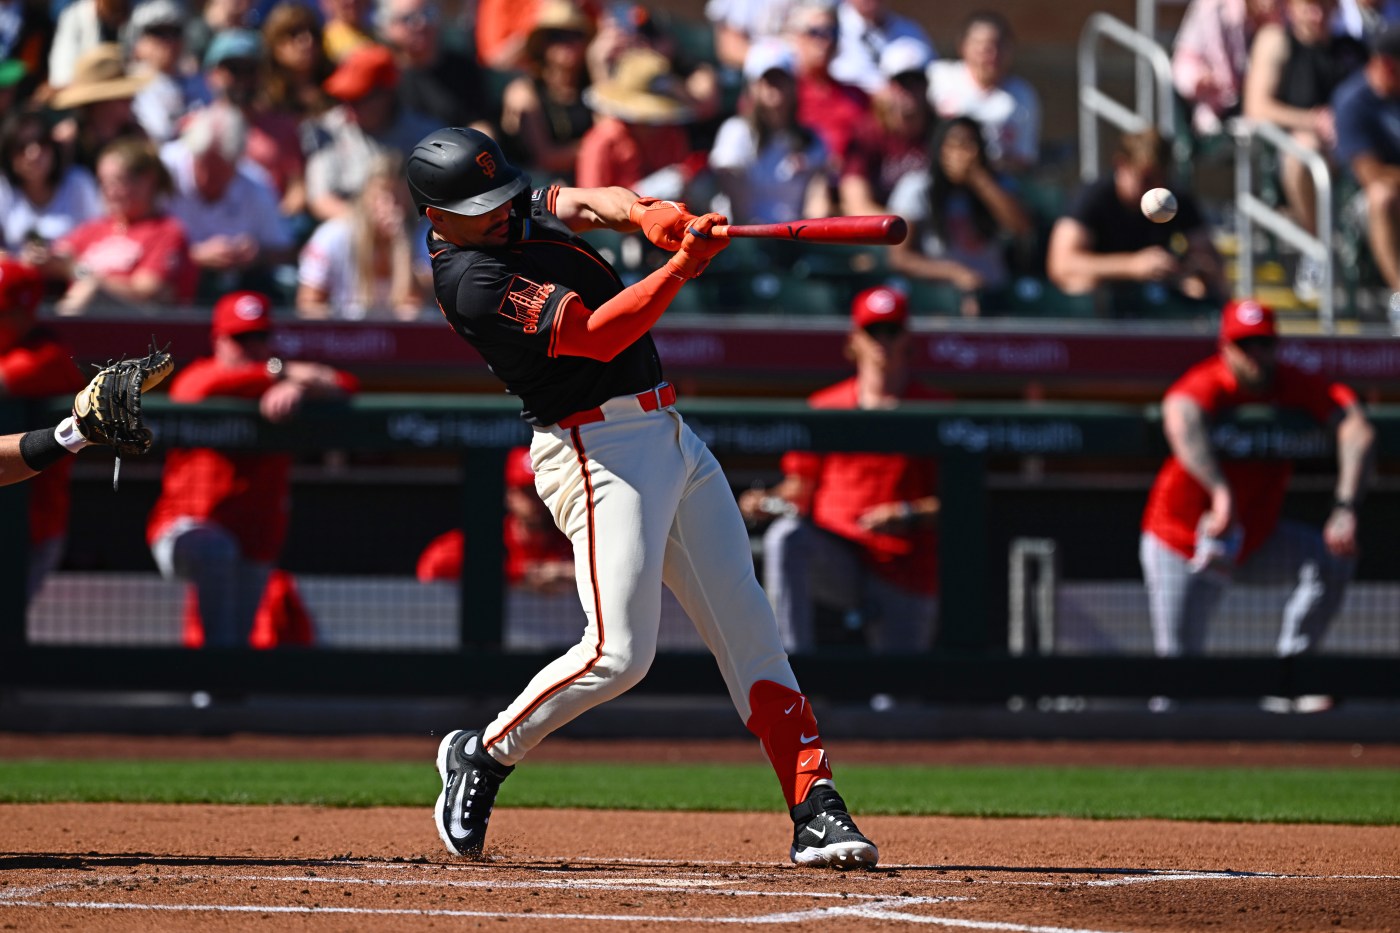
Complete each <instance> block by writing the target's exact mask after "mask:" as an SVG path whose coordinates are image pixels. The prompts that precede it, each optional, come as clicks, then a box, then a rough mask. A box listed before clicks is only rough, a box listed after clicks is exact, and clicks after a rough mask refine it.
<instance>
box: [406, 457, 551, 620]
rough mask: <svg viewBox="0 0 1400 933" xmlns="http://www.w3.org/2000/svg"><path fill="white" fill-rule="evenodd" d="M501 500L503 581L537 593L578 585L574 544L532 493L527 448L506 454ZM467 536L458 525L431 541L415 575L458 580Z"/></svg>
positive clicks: (427, 579) (433, 579)
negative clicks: (502, 499)
mask: <svg viewBox="0 0 1400 933" xmlns="http://www.w3.org/2000/svg"><path fill="white" fill-rule="evenodd" d="M505 505H506V508H505V512H506V514H505V521H504V522H503V528H502V537H503V538H504V542H505V546H506V566H505V577H506V583H508V584H509V585H510V586H512V587H521V588H524V589H527V590H531V591H533V592H536V593H568V592H570V591H573V590H577V588H578V582H577V580H576V579H575V575H574V551H573V547H572V545H570V544H569V539H568V538H567V537H566V536H565V535H564V533H563V532H562V531H560V530H559V527H558V526H557V525H555V524H554V517H553V516H552V515H550V514H549V509H548V507H546V506H545V504H544V502H543V500H541V499H540V497H539V496H538V495H536V494H535V471H534V468H533V467H532V466H531V463H530V448H528V447H515V448H512V449H511V451H510V452H509V453H507V454H506V503H505ZM465 541H466V539H465V537H464V536H463V534H462V530H461V529H460V528H455V529H453V530H452V531H448V532H444V533H443V534H441V535H438V536H437V537H436V538H434V539H433V540H432V541H430V542H429V543H428V546H427V547H425V548H424V549H423V553H422V554H421V555H419V557H418V580H419V581H420V582H422V583H434V582H438V581H457V580H460V579H461V578H462V560H463V558H464V552H465V551H466V546H465Z"/></svg>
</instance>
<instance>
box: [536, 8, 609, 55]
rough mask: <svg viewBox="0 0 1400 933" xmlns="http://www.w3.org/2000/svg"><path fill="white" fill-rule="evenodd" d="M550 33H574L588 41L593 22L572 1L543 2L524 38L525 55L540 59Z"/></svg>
mask: <svg viewBox="0 0 1400 933" xmlns="http://www.w3.org/2000/svg"><path fill="white" fill-rule="evenodd" d="M550 32H576V33H578V34H579V35H581V36H582V37H583V38H584V39H585V40H588V39H591V38H593V21H592V20H591V19H589V18H588V16H587V14H585V13H584V12H583V11H582V10H580V9H579V8H578V6H577V5H575V4H574V2H573V0H544V4H543V5H542V6H541V7H540V12H539V15H538V16H536V17H535V24H534V25H533V26H531V27H530V34H529V35H528V36H527V37H526V38H525V54H526V55H527V56H528V57H530V58H532V59H535V60H536V61H538V60H539V59H540V58H542V57H543V56H544V47H545V37H546V36H547V35H548V34H549V33H550Z"/></svg>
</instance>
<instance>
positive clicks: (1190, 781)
mask: <svg viewBox="0 0 1400 933" xmlns="http://www.w3.org/2000/svg"><path fill="white" fill-rule="evenodd" d="M839 778H840V781H841V789H842V793H843V794H844V795H845V796H846V797H847V799H848V800H849V801H850V802H851V804H852V806H853V807H854V808H855V810H856V812H857V813H860V814H873V813H900V814H942V815H950V816H999V817H1015V816H1032V817H1034V816H1067V817H1087V818H1096V819H1127V818H1147V817H1151V818H1162V819H1173V820H1225V821H1251V822H1254V821H1257V822H1289V823H1355V824H1378V825H1396V824H1400V771H1396V770H1393V769H1353V770H1334V769H1312V768H1287V769H1283V768H1279V769H1265V768H1131V769H1129V768H1065V767H1041V768H1026V767H1019V768H1005V767H948V768H938V767H914V766H902V767H874V766H859V765H849V764H848V765H844V766H842V768H841V770H840V773H839ZM439 788H440V784H439V782H438V779H437V774H436V772H435V771H434V769H433V767H432V765H431V763H428V762H424V763H418V764H402V763H377V762H362V761H355V762H328V761H235V762H229V761H91V760H87V761H41V760H33V761H4V762H0V803H21V802H23V803H34V802H59V801H88V802H152V803H233V804H269V803H283V804H318V805H324V806H347V807H358V806H416V807H427V806H431V804H432V801H433V800H434V799H436V797H437V793H438V790H439ZM499 803H500V805H502V806H513V807H590V808H598V807H617V808H623V809H635V810H775V809H780V808H781V806H782V802H781V800H780V799H779V796H778V792H777V786H776V783H775V782H774V780H773V776H772V772H771V771H769V769H768V768H767V767H766V766H765V765H758V764H755V765H706V764H699V765H685V766H681V765H667V764H630V763H629V764H599V763H579V764H558V763H553V762H542V763H539V764H531V765H528V766H526V767H522V768H520V770H519V771H517V772H516V774H515V775H514V776H512V778H511V779H510V780H509V781H508V782H507V783H506V784H505V786H504V787H503V788H502V790H501V797H500V801H499Z"/></svg>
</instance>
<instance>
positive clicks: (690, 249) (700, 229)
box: [666, 214, 729, 279]
mask: <svg viewBox="0 0 1400 933" xmlns="http://www.w3.org/2000/svg"><path fill="white" fill-rule="evenodd" d="M727 223H729V221H728V220H727V219H726V218H725V216H724V215H723V214H704V215H702V216H700V217H697V218H695V223H693V224H691V225H690V226H689V227H687V228H686V231H685V238H684V239H683V240H681V248H680V249H679V250H678V251H677V252H676V255H674V256H672V257H671V259H670V261H669V262H667V263H666V268H667V269H668V270H669V271H670V272H671V274H672V275H676V276H679V277H681V278H683V279H693V278H695V277H696V276H698V275H699V274H700V273H702V272H704V271H705V267H706V266H708V265H709V264H710V259H711V257H713V256H715V255H716V254H718V253H719V251H720V250H722V249H724V248H725V247H726V246H728V245H729V238H728V237H718V236H711V235H710V228H712V227H714V226H715V225H716V224H727Z"/></svg>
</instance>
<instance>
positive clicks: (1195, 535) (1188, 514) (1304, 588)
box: [1140, 299, 1375, 657]
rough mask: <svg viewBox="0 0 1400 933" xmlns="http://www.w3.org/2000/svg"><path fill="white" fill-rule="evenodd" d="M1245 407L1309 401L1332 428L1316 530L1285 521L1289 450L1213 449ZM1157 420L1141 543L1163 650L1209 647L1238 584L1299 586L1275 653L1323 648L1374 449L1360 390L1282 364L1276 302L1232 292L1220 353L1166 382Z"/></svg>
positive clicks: (1351, 552) (1174, 652)
mask: <svg viewBox="0 0 1400 933" xmlns="http://www.w3.org/2000/svg"><path fill="white" fill-rule="evenodd" d="M1240 405H1268V406H1270V407H1271V408H1273V409H1275V410H1281V409H1302V410H1303V411H1305V412H1307V413H1308V414H1309V415H1311V416H1312V417H1313V418H1314V419H1316V420H1317V421H1318V422H1320V423H1322V424H1324V425H1326V426H1327V427H1328V428H1329V429H1330V430H1333V431H1335V432H1336V440H1337V482H1336V487H1335V489H1336V492H1335V496H1334V501H1333V504H1332V508H1331V510H1330V512H1329V513H1328V517H1327V520H1326V523H1325V524H1324V525H1323V527H1322V529H1321V531H1318V530H1317V529H1315V528H1313V527H1310V526H1308V525H1305V524H1303V523H1301V522H1297V521H1293V520H1289V519H1281V518H1280V512H1281V510H1282V507H1283V500H1284V495H1285V493H1286V492H1287V488H1288V481H1289V478H1290V476H1291V475H1292V472H1293V465H1292V462H1291V461H1289V460H1288V459H1287V458H1285V457H1275V458H1271V459H1249V460H1229V461H1223V462H1222V461H1221V460H1220V459H1219V458H1218V457H1217V455H1216V453H1215V451H1214V450H1213V449H1212V444H1211V429H1212V422H1213V421H1214V419H1216V418H1217V417H1224V416H1228V415H1229V414H1230V413H1231V412H1232V411H1234V410H1235V409H1236V408H1237V407H1238V406H1240ZM1162 427H1163V431H1164V432H1165V434H1166V437H1167V443H1168V444H1169V445H1170V446H1171V456H1170V457H1168V459H1167V462H1166V463H1165V465H1163V467H1162V469H1161V472H1159V473H1158V474H1157V480H1156V482H1155V483H1154V484H1153V486H1152V491H1151V493H1149V495H1148V500H1147V508H1146V511H1145V513H1144V514H1143V519H1142V542H1141V549H1140V552H1141V559H1142V571H1143V577H1144V580H1145V581H1146V584H1147V593H1148V599H1149V605H1150V609H1151V617H1152V636H1153V645H1154V647H1155V650H1156V653H1157V654H1158V655H1159V656H1161V657H1176V656H1178V655H1199V654H1202V653H1203V652H1204V649H1205V644H1206V627H1207V625H1208V624H1209V622H1210V618H1211V616H1212V615H1213V613H1214V612H1215V609H1216V607H1217V606H1218V605H1219V604H1220V599H1221V597H1222V596H1223V595H1224V593H1225V589H1226V587H1227V586H1228V585H1229V584H1230V583H1231V582H1238V583H1292V584H1294V590H1293V593H1292V595H1291V596H1290V597H1289V598H1288V601H1287V603H1286V604H1285V606H1284V609H1283V625H1282V628H1281V630H1280V632H1279V638H1278V646H1277V653H1278V654H1279V655H1280V656H1282V657H1288V656H1291V655H1295V654H1301V653H1303V652H1306V651H1315V650H1317V648H1318V646H1319V645H1320V644H1321V642H1322V637H1323V635H1324V634H1325V633H1326V631H1327V626H1328V624H1329V623H1330V622H1331V620H1332V618H1333V616H1334V615H1335V614H1336V612H1337V610H1338V608H1340V606H1341V603H1342V597H1343V595H1344V594H1345V590H1346V585H1347V583H1348V581H1349V580H1350V579H1351V574H1352V569H1353V562H1354V558H1355V555H1356V528H1357V508H1358V507H1359V505H1360V503H1361V497H1362V495H1363V493H1364V491H1365V487H1366V483H1367V479H1368V473H1369V470H1370V460H1371V454H1372V448H1373V446H1374V439H1375V432H1374V429H1373V428H1372V427H1371V424H1370V422H1369V421H1368V420H1367V418H1366V415H1365V413H1364V412H1363V411H1362V408H1361V405H1360V403H1359V402H1358V400H1357V397H1356V394H1355V393H1354V392H1352V390H1351V389H1349V388H1347V387H1346V386H1344V385H1342V384H1340V383H1335V382H1328V381H1327V380H1326V379H1323V378H1321V377H1319V376H1316V375H1312V374H1309V373H1306V372H1304V371H1303V370H1301V369H1299V368H1297V367H1295V366H1293V365H1291V364H1289V363H1284V362H1280V361H1279V359H1278V333H1277V330H1276V328H1275V324H1274V313H1273V311H1272V310H1271V309H1269V308H1267V307H1265V306H1263V305H1261V304H1259V302H1257V301H1255V300H1253V299H1245V300H1241V301H1232V302H1230V303H1229V304H1227V305H1226V306H1225V310H1224V314H1223V316H1222V318H1221V323H1220V352H1219V353H1218V354H1216V355H1215V356H1212V357H1211V358H1209V359H1207V360H1205V361H1203V362H1200V363H1197V364H1196V365H1195V366H1193V367H1192V368H1191V369H1189V370H1187V372H1186V374H1185V375H1183V376H1182V377H1181V378H1180V379H1178V380H1177V381H1176V383H1174V384H1173V385H1172V387H1171V388H1170V389H1168V390H1167V393H1166V397H1165V398H1164V399H1163V402H1162Z"/></svg>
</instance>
